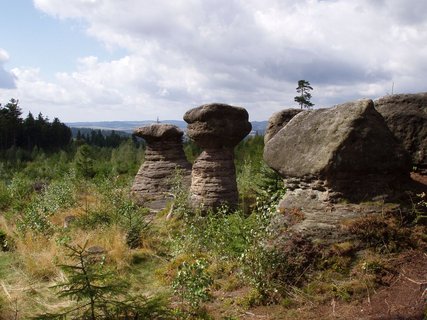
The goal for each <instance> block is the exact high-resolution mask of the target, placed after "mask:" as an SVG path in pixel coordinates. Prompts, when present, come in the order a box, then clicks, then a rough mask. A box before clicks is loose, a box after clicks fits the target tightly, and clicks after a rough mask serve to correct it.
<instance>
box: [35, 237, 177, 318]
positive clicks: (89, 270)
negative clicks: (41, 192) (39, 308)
mask: <svg viewBox="0 0 427 320" xmlns="http://www.w3.org/2000/svg"><path fill="white" fill-rule="evenodd" d="M66 248H67V249H68V250H69V252H70V253H69V257H70V258H71V260H72V261H73V263H72V264H67V265H61V268H62V269H63V271H64V272H65V273H66V275H67V276H68V278H67V280H66V281H65V282H63V283H60V284H58V285H56V286H55V288H56V289H58V290H59V292H58V297H62V298H69V299H71V300H72V301H74V304H73V305H72V306H70V307H68V308H65V309H62V310H59V311H58V312H53V313H45V314H42V315H38V316H36V317H34V318H33V319H39V320H47V319H66V318H67V317H68V316H70V317H71V319H90V320H96V319H172V313H171V312H170V310H169V309H168V308H166V307H164V304H163V302H162V300H161V299H158V298H152V299H148V298H146V297H143V296H132V295H130V294H129V284H128V283H127V282H126V281H125V280H123V279H121V278H120V277H119V276H118V274H117V273H116V272H114V271H112V270H110V269H108V268H107V267H106V266H105V265H104V263H103V259H99V258H98V257H94V256H93V255H92V254H91V253H90V252H88V251H87V244H85V245H84V246H82V247H80V246H68V245H66Z"/></svg>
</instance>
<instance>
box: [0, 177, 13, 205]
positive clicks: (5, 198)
mask: <svg viewBox="0 0 427 320" xmlns="http://www.w3.org/2000/svg"><path fill="white" fill-rule="evenodd" d="M11 203H12V197H11V195H10V192H9V190H8V188H7V187H6V185H5V183H4V182H3V181H0V210H4V209H6V208H8V207H9V206H10V205H11Z"/></svg>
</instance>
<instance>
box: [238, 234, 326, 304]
mask: <svg viewBox="0 0 427 320" xmlns="http://www.w3.org/2000/svg"><path fill="white" fill-rule="evenodd" d="M317 258H318V251H317V249H316V248H315V247H314V246H313V244H312V243H311V242H310V241H309V240H307V239H305V238H303V237H301V236H298V235H292V236H291V237H288V238H285V239H283V240H281V241H280V242H276V243H274V245H268V244H267V243H266V242H265V241H261V242H257V243H255V244H254V245H253V246H251V247H250V248H249V249H248V250H247V251H246V252H245V254H244V255H243V256H242V261H243V274H244V277H245V278H246V279H247V280H248V281H249V282H250V283H252V285H254V286H255V288H256V289H257V290H258V292H259V293H260V294H261V297H262V298H263V299H264V300H265V301H267V302H277V301H279V300H280V298H281V297H283V296H285V295H286V294H287V292H288V291H289V288H290V287H291V286H296V285H299V284H301V282H302V281H303V280H304V279H305V276H306V274H307V273H308V271H309V269H310V268H311V267H313V266H314V265H315V262H316V260H317Z"/></svg>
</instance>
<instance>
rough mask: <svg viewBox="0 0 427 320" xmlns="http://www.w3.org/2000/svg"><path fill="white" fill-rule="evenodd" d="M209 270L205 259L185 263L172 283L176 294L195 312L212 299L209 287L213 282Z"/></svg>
mask: <svg viewBox="0 0 427 320" xmlns="http://www.w3.org/2000/svg"><path fill="white" fill-rule="evenodd" d="M207 268H208V262H207V261H206V260H205V259H196V260H194V261H193V262H187V261H184V262H183V263H182V264H181V265H180V266H179V267H178V273H177V275H176V277H175V279H174V280H173V282H172V288H173V290H174V293H175V294H176V295H178V296H179V297H180V298H181V299H182V302H184V301H185V302H186V303H188V305H189V306H190V308H191V309H192V310H193V311H196V310H197V309H199V308H200V304H201V303H202V302H205V301H208V300H209V299H210V297H211V295H210V293H209V287H210V286H211V285H212V283H213V280H212V277H211V276H210V275H209V273H208V272H207Z"/></svg>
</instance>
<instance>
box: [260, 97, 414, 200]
mask: <svg viewBox="0 0 427 320" xmlns="http://www.w3.org/2000/svg"><path fill="white" fill-rule="evenodd" d="M264 160H265V161H266V163H267V164H268V165H269V166H270V167H272V168H273V169H275V170H276V171H278V172H279V173H280V174H281V175H282V176H283V177H285V178H296V183H294V184H295V186H294V189H298V188H301V186H302V185H304V184H305V185H307V186H308V187H307V188H303V189H308V190H311V189H313V186H314V188H318V189H319V190H320V191H321V192H326V194H324V196H326V197H328V198H331V199H332V198H337V197H343V198H347V199H351V200H363V199H365V200H367V199H368V198H371V197H374V196H378V195H381V194H384V193H386V192H388V191H389V190H390V189H393V188H395V186H396V184H397V185H398V184H400V183H401V182H402V181H406V180H407V179H409V170H410V159H409V155H408V154H407V152H406V151H405V150H404V149H403V147H402V146H401V145H400V144H399V143H398V142H397V140H396V139H395V137H394V136H393V134H392V133H391V132H390V130H389V129H388V127H387V125H386V123H385V121H384V119H383V118H382V117H381V115H380V114H379V113H378V112H377V111H376V110H375V109H374V104H373V101H372V100H359V101H356V102H349V103H345V104H342V105H338V106H335V107H333V108H330V109H318V110H313V111H303V112H300V113H299V114H297V115H296V116H295V117H294V118H292V120H290V121H289V123H288V124H287V125H286V126H285V127H283V128H282V129H281V130H280V131H279V132H278V133H277V134H276V135H275V136H274V137H273V138H272V139H271V140H269V141H268V143H267V144H266V146H265V149H264ZM316 181H317V182H316ZM290 189H292V188H290Z"/></svg>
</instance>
